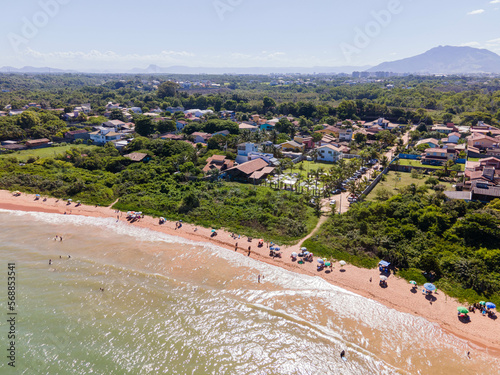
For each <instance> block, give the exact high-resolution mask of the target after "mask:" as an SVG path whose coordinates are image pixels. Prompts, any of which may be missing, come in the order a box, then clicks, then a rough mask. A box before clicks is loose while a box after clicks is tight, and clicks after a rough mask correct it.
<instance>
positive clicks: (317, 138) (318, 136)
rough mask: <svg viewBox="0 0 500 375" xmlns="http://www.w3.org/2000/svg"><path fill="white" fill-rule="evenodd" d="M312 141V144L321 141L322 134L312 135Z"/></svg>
mask: <svg viewBox="0 0 500 375" xmlns="http://www.w3.org/2000/svg"><path fill="white" fill-rule="evenodd" d="M312 139H313V142H314V143H318V142H319V141H321V140H322V139H323V134H322V133H313V134H312Z"/></svg>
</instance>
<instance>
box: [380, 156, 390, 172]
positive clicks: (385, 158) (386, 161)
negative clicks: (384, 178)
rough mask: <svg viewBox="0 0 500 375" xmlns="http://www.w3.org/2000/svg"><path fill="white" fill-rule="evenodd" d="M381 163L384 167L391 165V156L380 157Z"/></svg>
mask: <svg viewBox="0 0 500 375" xmlns="http://www.w3.org/2000/svg"><path fill="white" fill-rule="evenodd" d="M380 165H381V166H382V167H384V169H385V168H387V166H388V165H389V158H388V157H387V156H386V155H384V156H382V158H381V159H380Z"/></svg>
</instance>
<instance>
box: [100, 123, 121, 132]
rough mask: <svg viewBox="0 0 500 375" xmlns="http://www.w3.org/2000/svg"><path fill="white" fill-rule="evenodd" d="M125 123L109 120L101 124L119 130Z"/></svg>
mask: <svg viewBox="0 0 500 375" xmlns="http://www.w3.org/2000/svg"><path fill="white" fill-rule="evenodd" d="M123 125H125V123H124V122H123V121H120V120H110V121H106V122H105V123H103V124H102V126H103V127H105V128H113V129H115V131H117V130H121V128H122V126H123Z"/></svg>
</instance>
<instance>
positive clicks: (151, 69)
mask: <svg viewBox="0 0 500 375" xmlns="http://www.w3.org/2000/svg"><path fill="white" fill-rule="evenodd" d="M368 68H369V66H338V67H325V66H314V67H311V68H303V67H285V68H265V67H253V68H252V67H250V68H204V67H189V66H170V67H167V68H162V67H159V66H158V65H150V66H148V67H147V68H146V69H140V68H135V69H132V70H130V71H129V72H128V73H132V74H155V73H156V74H162V73H163V74H273V73H275V74H287V73H299V74H314V73H318V74H328V73H332V74H338V73H349V74H351V73H352V72H353V71H363V70H366V69H368Z"/></svg>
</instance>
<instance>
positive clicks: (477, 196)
mask: <svg viewBox="0 0 500 375" xmlns="http://www.w3.org/2000/svg"><path fill="white" fill-rule="evenodd" d="M497 198H500V186H492V185H491V184H488V183H485V182H482V181H474V182H472V184H471V200H477V201H481V202H490V201H492V200H493V199H497Z"/></svg>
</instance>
